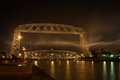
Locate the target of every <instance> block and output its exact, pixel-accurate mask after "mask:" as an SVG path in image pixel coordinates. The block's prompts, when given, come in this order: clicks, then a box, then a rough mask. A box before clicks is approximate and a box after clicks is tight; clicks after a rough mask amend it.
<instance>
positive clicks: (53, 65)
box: [50, 61, 55, 76]
mask: <svg viewBox="0 0 120 80" xmlns="http://www.w3.org/2000/svg"><path fill="white" fill-rule="evenodd" d="M50 71H51V74H52V75H53V76H55V63H54V61H51V66H50Z"/></svg>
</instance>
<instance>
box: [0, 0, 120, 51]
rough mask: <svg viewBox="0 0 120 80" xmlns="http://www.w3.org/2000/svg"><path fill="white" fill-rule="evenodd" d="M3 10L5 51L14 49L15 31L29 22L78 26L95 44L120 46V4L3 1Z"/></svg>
mask: <svg viewBox="0 0 120 80" xmlns="http://www.w3.org/2000/svg"><path fill="white" fill-rule="evenodd" d="M0 8H1V13H0V24H1V26H0V32H1V34H0V37H1V38H0V49H3V50H7V49H9V48H10V46H11V41H12V38H13V31H14V29H15V28H16V27H17V26H18V25H20V24H25V23H58V24H70V25H75V26H78V27H83V28H84V29H85V31H86V32H87V34H88V39H89V43H90V44H91V45H92V44H93V43H95V44H96V43H103V44H104V43H106V42H108V43H112V42H113V43H115V44H116V43H117V44H119V38H120V31H119V30H120V10H119V8H120V7H119V3H118V2H110V1H109V2H105V1H104V2H102V1H101V2H82V1H81V2H70V1H69V2H52V1H51V2H37V1H29V2H28V1H13V0H11V1H8V2H2V1H1V3H0ZM73 43H74V42H73ZM90 44H89V45H90ZM97 45H98V44H97Z"/></svg>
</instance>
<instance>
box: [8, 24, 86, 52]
mask: <svg viewBox="0 0 120 80" xmlns="http://www.w3.org/2000/svg"><path fill="white" fill-rule="evenodd" d="M21 32H31V33H60V34H79V35H80V47H82V48H86V47H85V45H87V39H86V37H85V35H86V33H85V32H84V30H83V29H82V28H79V27H76V26H71V25H63V24H49V23H47V24H46V23H41V24H24V25H19V26H18V27H17V28H16V29H15V30H14V37H13V42H12V46H11V52H10V53H11V54H15V53H19V52H20V40H19V39H18V36H20V33H21Z"/></svg>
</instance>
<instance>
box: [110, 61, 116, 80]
mask: <svg viewBox="0 0 120 80" xmlns="http://www.w3.org/2000/svg"><path fill="white" fill-rule="evenodd" d="M110 80H115V69H114V63H113V62H111V64H110Z"/></svg>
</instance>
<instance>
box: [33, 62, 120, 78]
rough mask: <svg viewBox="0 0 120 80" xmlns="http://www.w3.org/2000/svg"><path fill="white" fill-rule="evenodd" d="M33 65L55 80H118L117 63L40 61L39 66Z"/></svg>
mask: <svg viewBox="0 0 120 80" xmlns="http://www.w3.org/2000/svg"><path fill="white" fill-rule="evenodd" d="M35 64H36V65H39V67H41V68H43V69H45V71H46V72H47V73H49V74H50V75H51V76H53V77H54V78H56V80H120V77H119V75H120V63H118V62H107V61H103V62H102V61H100V62H99V61H98V62H97V61H76V62H74V61H69V60H65V61H62V60H61V61H41V62H40V64H39V62H36V61H35ZM117 66H118V67H117ZM116 77H117V78H118V79H117V78H116Z"/></svg>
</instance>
